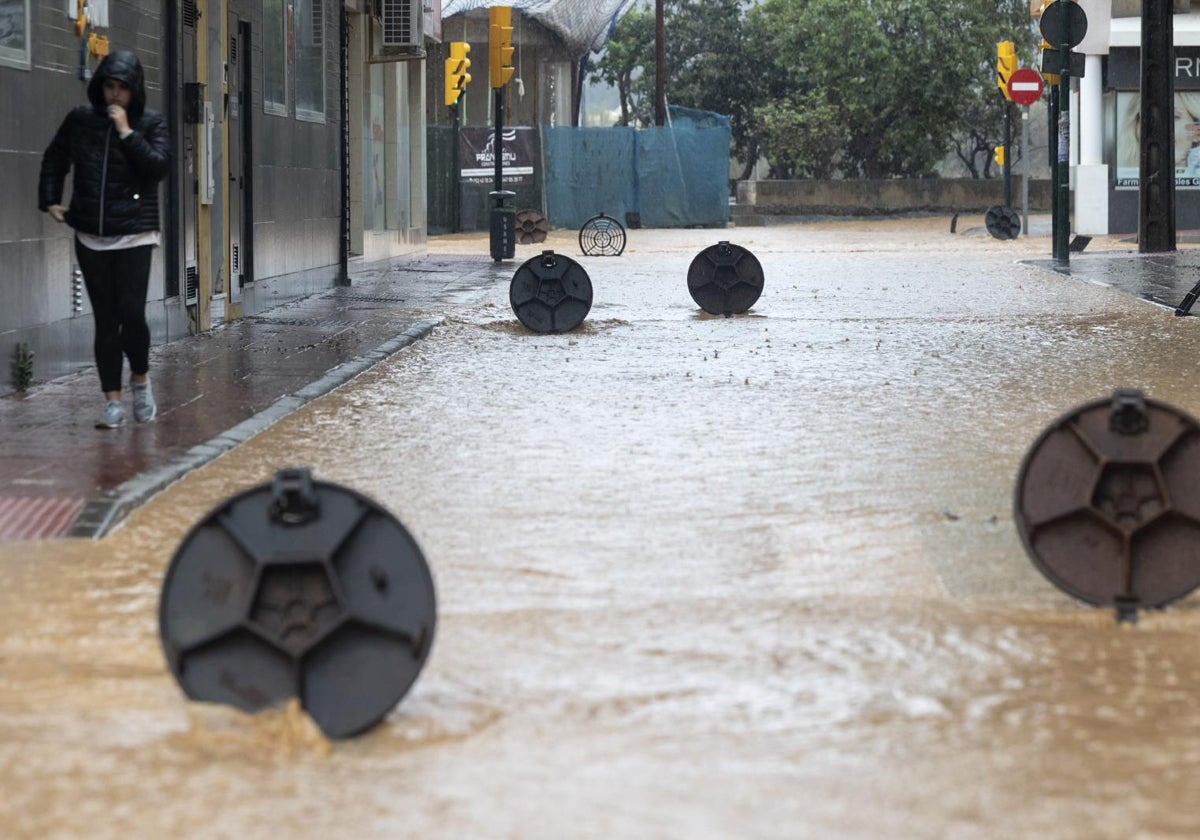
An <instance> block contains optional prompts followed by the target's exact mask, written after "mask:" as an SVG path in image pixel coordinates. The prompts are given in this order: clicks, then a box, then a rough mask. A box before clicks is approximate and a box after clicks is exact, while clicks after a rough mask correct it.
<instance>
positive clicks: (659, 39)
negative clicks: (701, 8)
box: [496, 0, 667, 189]
mask: <svg viewBox="0 0 1200 840" xmlns="http://www.w3.org/2000/svg"><path fill="white" fill-rule="evenodd" d="M666 52H667V49H666V34H665V29H664V26H663V0H654V124H655V125H658V126H662V125H665V124H666V117H667V59H666ZM496 189H500V188H499V187H497V188H496Z"/></svg>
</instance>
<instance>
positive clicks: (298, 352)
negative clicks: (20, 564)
mask: <svg viewBox="0 0 1200 840" xmlns="http://www.w3.org/2000/svg"><path fill="white" fill-rule="evenodd" d="M511 275H512V266H511V265H508V264H505V263H500V264H496V263H493V262H492V261H491V260H490V258H489V257H487V256H486V255H483V256H479V257H472V256H457V255H440V256H424V257H418V256H414V257H405V258H398V259H396V260H393V261H390V262H385V263H374V264H371V265H369V266H362V267H360V268H358V269H357V270H355V269H353V268H352V273H351V285H350V286H349V287H345V288H334V289H329V290H325V291H322V292H318V293H316V294H314V295H311V296H309V297H305V298H301V299H298V300H294V301H291V302H288V303H285V304H282V305H280V306H278V307H275V308H274V309H271V310H268V311H266V312H263V313H259V314H257V315H254V316H250V317H247V318H243V319H241V320H239V321H235V322H233V323H230V324H228V325H226V326H224V327H222V328H220V329H216V330H213V331H210V332H207V333H204V334H202V335H197V336H189V337H187V338H184V339H180V340H178V341H174V342H171V343H169V344H166V345H160V346H157V347H154V348H151V368H150V376H151V380H152V382H153V383H154V393H155V397H156V399H157V401H158V406H159V415H158V419H157V420H156V421H155V422H153V423H147V424H137V423H134V422H133V421H132V412H131V409H130V407H129V405H128V403H129V392H128V389H126V392H125V394H124V395H123V398H124V402H125V403H126V404H127V405H126V412H127V415H128V418H129V419H128V421H127V423H126V425H125V426H123V427H122V428H119V429H115V430H98V429H96V428H94V423H95V419H96V417H97V416H98V415H99V411H100V409H101V408H102V405H103V401H102V397H101V394H100V387H99V382H98V380H97V378H96V372H95V368H94V367H87V368H85V369H83V370H81V371H79V372H77V373H74V374H70V375H67V376H63V377H60V378H58V379H54V380H51V381H49V382H45V383H42V384H37V385H35V386H34V387H32V388H30V389H29V390H28V391H27V392H25V393H24V394H14V395H9V396H6V397H3V398H0V427H2V428H3V429H4V435H3V439H2V440H0V542H6V541H12V540H23V539H37V538H44V537H56V536H77V537H97V536H102V535H103V534H104V533H106V532H107V531H108V530H109V529H111V528H112V527H113V526H114V525H116V524H117V523H119V522H120V521H121V519H122V518H123V517H125V516H126V515H127V514H128V513H129V512H130V511H131V510H132V509H134V508H135V507H136V506H137V505H139V504H141V503H142V502H144V501H146V500H147V499H148V498H150V496H152V495H154V494H155V493H157V492H158V491H159V490H161V489H163V488H164V487H166V486H167V485H169V484H170V483H172V482H173V481H175V480H176V479H178V478H180V477H181V476H182V475H184V474H185V473H186V472H187V471H188V470H191V469H194V468H195V467H198V466H200V465H202V464H204V463H206V462H208V461H210V460H212V459H213V458H215V457H216V456H218V455H220V454H221V453H223V452H225V451H227V450H229V449H231V448H232V447H234V446H236V445H237V444H238V443H241V442H242V441H244V440H246V439H247V438H249V437H251V436H252V435H254V434H256V433H257V432H259V431H261V430H262V429H264V428H266V427H267V426H269V425H270V424H271V423H273V422H275V421H276V420H278V419H280V418H281V417H283V416H285V415H287V414H289V413H291V412H292V411H295V410H296V409H297V408H299V407H300V406H302V405H304V404H305V403H307V402H309V401H311V400H313V399H315V398H317V397H319V396H321V395H322V394H325V393H327V392H329V391H330V390H332V389H334V388H336V387H337V386H338V385H341V384H342V383H344V382H346V381H347V380H349V379H351V378H352V377H353V376H355V375H356V374H358V373H360V372H362V371H363V370H366V369H367V368H368V367H370V366H371V365H373V364H375V363H376V362H378V361H380V360H382V359H384V358H386V357H387V356H389V355H391V354H392V353H395V352H396V351H398V350H400V349H402V348H403V347H406V346H407V345H409V344H411V343H412V342H413V341H415V340H417V339H419V338H421V337H423V336H425V335H427V334H428V333H429V332H430V331H431V330H432V329H434V327H435V326H436V325H437V324H438V323H439V322H440V321H441V318H442V316H441V313H442V312H444V311H445V310H447V309H449V308H453V307H456V306H464V305H469V304H471V303H472V302H474V301H475V300H478V299H479V298H481V297H482V296H483V294H484V292H485V291H486V289H487V288H489V287H490V286H491V285H493V284H494V283H495V282H497V281H498V280H500V279H503V280H504V281H507V280H508V279H510V278H511ZM125 377H126V379H127V378H128V366H126V371H125Z"/></svg>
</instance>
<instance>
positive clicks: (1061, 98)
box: [1054, 2, 1071, 265]
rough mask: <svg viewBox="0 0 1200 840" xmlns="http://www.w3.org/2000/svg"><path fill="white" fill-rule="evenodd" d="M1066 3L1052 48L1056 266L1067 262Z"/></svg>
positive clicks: (1068, 98)
mask: <svg viewBox="0 0 1200 840" xmlns="http://www.w3.org/2000/svg"><path fill="white" fill-rule="evenodd" d="M1069 5H1070V4H1068V3H1066V2H1059V4H1058V12H1059V14H1060V15H1062V18H1061V27H1062V40H1061V41H1060V42H1059V43H1057V44H1055V45H1054V47H1055V49H1057V50H1058V52H1059V55H1060V56H1062V68H1061V69H1060V70H1059V72H1058V85H1057V90H1058V108H1057V113H1056V114H1055V116H1056V117H1057V119H1056V120H1055V123H1056V125H1057V127H1058V128H1057V131H1058V148H1057V150H1056V154H1055V156H1054V157H1055V160H1056V161H1057V163H1058V166H1057V168H1056V169H1055V170H1054V206H1055V214H1054V215H1055V216H1056V217H1057V220H1058V224H1057V226H1056V227H1055V229H1054V259H1055V261H1056V262H1058V263H1059V264H1060V265H1067V264H1069V263H1070V261H1071V255H1070V251H1069V249H1068V243H1067V240H1068V238H1069V237H1070V234H1071V25H1070V16H1069V15H1068V14H1067V12H1068V6H1069Z"/></svg>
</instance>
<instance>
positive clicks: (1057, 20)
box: [1038, 0, 1088, 48]
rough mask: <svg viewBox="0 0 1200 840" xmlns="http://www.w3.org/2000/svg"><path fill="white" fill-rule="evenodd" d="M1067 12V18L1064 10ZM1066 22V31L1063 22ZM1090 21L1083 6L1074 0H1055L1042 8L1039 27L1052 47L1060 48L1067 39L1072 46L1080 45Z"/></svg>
mask: <svg viewBox="0 0 1200 840" xmlns="http://www.w3.org/2000/svg"><path fill="white" fill-rule="evenodd" d="M1064 11H1065V12H1066V15H1065V18H1066V19H1065V20H1064V19H1063V18H1064V15H1063V12H1064ZM1064 23H1065V24H1066V31H1065V32H1064V31H1063V24H1064ZM1087 28H1088V21H1087V12H1085V11H1084V10H1083V7H1082V6H1080V5H1079V4H1078V3H1075V2H1073V0H1054V2H1053V3H1051V4H1050V5H1049V6H1047V7H1046V8H1045V9H1044V10H1042V16H1041V18H1039V19H1038V29H1040V30H1041V33H1042V37H1043V38H1045V39H1046V40H1047V41H1049V42H1050V45H1051V46H1052V47H1055V48H1058V47H1059V46H1061V45H1062V43H1063V41H1066V42H1067V43H1068V44H1069V45H1070V46H1071V47H1077V46H1079V44H1080V42H1081V41H1083V38H1084V36H1085V35H1087Z"/></svg>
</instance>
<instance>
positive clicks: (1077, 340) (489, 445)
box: [0, 219, 1200, 838]
mask: <svg viewBox="0 0 1200 840" xmlns="http://www.w3.org/2000/svg"><path fill="white" fill-rule="evenodd" d="M960 229H961V228H960ZM947 231H948V220H947V219H933V220H891V221H884V220H880V221H874V222H858V223H833V222H831V223H823V224H810V225H792V226H779V227H770V228H759V229H744V230H737V231H733V230H730V231H721V232H714V231H637V232H632V231H631V232H630V233H631V235H630V247H629V248H628V249H627V251H626V254H625V255H624V256H622V257H620V258H596V259H584V258H580V259H581V261H582V262H583V264H584V265H585V267H586V268H587V270H588V271H589V273H590V275H591V277H592V282H593V285H594V287H595V301H596V303H595V306H594V308H593V310H592V312H591V313H590V314H589V317H588V319H587V321H586V322H585V323H584V325H583V326H582V327H581V328H580V329H579V330H578V331H576V332H574V333H571V334H568V335H561V336H537V335H533V334H530V333H528V332H527V331H525V330H524V329H523V328H522V327H520V325H519V324H517V323H516V321H515V319H514V318H513V317H512V314H511V312H510V311H509V309H508V302H507V286H506V285H504V284H498V285H497V286H496V288H495V289H494V290H492V291H491V292H490V293H489V295H488V298H487V300H486V301H484V302H483V303H482V304H481V305H479V306H473V307H470V308H462V309H458V310H454V311H447V312H440V313H431V314H434V315H442V316H444V317H445V319H446V320H445V323H444V324H443V326H441V327H439V328H437V329H436V330H435V331H434V333H433V334H432V336H430V337H429V338H427V339H425V340H423V341H420V342H418V343H417V344H416V345H414V346H412V347H411V348H408V349H406V350H404V351H402V352H400V353H398V354H397V355H395V356H394V357H392V358H391V359H389V360H387V361H386V362H383V363H381V364H379V365H378V366H376V367H375V368H373V369H371V370H370V371H368V372H366V373H365V374H363V375H361V376H360V377H358V378H357V379H355V380H354V381H352V382H351V383H349V384H347V385H346V386H344V387H342V388H341V389H339V390H337V391H335V392H333V393H332V394H330V395H329V396H327V397H325V398H322V399H320V400H318V401H316V402H314V403H311V404H310V405H308V406H307V407H306V408H304V409H302V410H300V411H298V412H296V413H295V414H294V415H292V416H290V417H288V418H286V419H284V420H282V421H280V422H279V423H277V424H276V425H274V426H272V427H271V428H269V429H268V430H266V431H265V432H263V433H262V434H260V435H258V436H257V437H255V438H254V439H252V440H250V441H249V442H247V443H245V444H243V445H242V446H240V447H238V448H237V449H235V450H233V451H231V452H229V453H228V454H226V455H224V456H222V457H220V458H219V459H217V460H216V461H214V462H212V463H211V464H209V465H208V466H206V467H204V468H202V469H199V470H196V471H194V472H193V473H191V474H189V475H188V476H187V477H186V478H184V479H183V480H181V481H180V482H178V483H177V484H175V485H174V486H172V487H171V488H169V489H168V490H167V491H165V492H163V493H162V494H161V495H159V496H158V497H156V498H155V499H153V500H152V501H151V502H150V503H149V504H147V505H145V506H144V507H143V508H142V509H140V510H139V511H137V512H136V513H135V514H134V515H133V516H132V517H131V518H130V519H129V520H128V521H127V522H126V523H125V524H124V525H123V526H122V527H121V528H120V529H119V530H117V531H116V532H115V533H113V534H112V535H110V536H108V537H106V538H105V539H102V540H99V541H96V542H84V541H69V540H56V541H46V542H31V543H20V544H9V545H4V546H0V791H2V792H3V793H2V796H0V826H3V830H2V831H0V833H2V834H4V835H5V836H9V837H22V838H24V837H31V838H32V837H38V838H40V837H123V838H124V837H182V836H193V837H235V836H236V837H268V836H270V837H422V838H428V837H446V838H472V837H487V838H561V837H587V838H591V837H595V838H611V837H636V838H676V837H678V838H759V837H762V838H767V837H780V838H792V837H922V838H923V837H946V838H973V837H980V838H985V837H986V838H995V837H1071V838H1074V837H1078V838H1096V837H1193V836H1196V835H1197V834H1198V833H1200V814H1198V813H1197V811H1198V808H1200V806H1197V805H1196V794H1195V784H1196V779H1197V778H1200V704H1198V703H1197V702H1196V698H1197V696H1200V645H1198V644H1197V639H1198V638H1200V613H1198V612H1197V607H1196V601H1195V599H1194V598H1188V599H1185V600H1184V601H1182V602H1181V603H1179V604H1177V605H1176V606H1174V607H1172V608H1171V609H1169V610H1167V611H1164V612H1161V613H1155V614H1147V615H1144V616H1143V618H1142V620H1141V621H1140V622H1139V623H1138V624H1136V625H1133V626H1131V625H1127V624H1126V625H1118V624H1117V623H1116V622H1115V621H1114V619H1113V616H1112V614H1111V613H1110V612H1108V611H1104V610H1094V609H1091V608H1087V607H1084V606H1081V605H1079V604H1076V603H1074V602H1073V601H1071V600H1070V599H1069V598H1067V597H1066V596H1065V595H1063V594H1062V593H1060V592H1059V591H1058V590H1056V589H1054V588H1053V587H1051V586H1050V585H1049V584H1048V583H1047V582H1046V581H1045V580H1044V579H1042V578H1041V576H1040V575H1039V574H1038V573H1037V572H1036V571H1035V569H1034V568H1033V566H1032V564H1031V563H1030V562H1029V560H1028V558H1027V557H1026V556H1025V554H1024V552H1023V550H1022V548H1021V546H1020V543H1019V540H1018V537H1017V534H1016V532H1015V529H1014V527H1013V522H1012V510H1011V505H1012V489H1013V480H1014V478H1015V475H1016V472H1017V469H1018V466H1019V464H1020V461H1021V459H1022V457H1023V456H1024V454H1025V452H1026V451H1027V448H1028V447H1029V446H1030V445H1031V444H1032V442H1033V440H1034V438H1035V437H1036V435H1037V434H1038V433H1039V432H1040V431H1041V429H1042V428H1044V427H1045V425H1047V424H1048V423H1049V422H1051V421H1052V420H1053V419H1054V418H1056V417H1057V416H1058V415H1060V414H1061V413H1063V412H1064V411H1067V410H1069V409H1071V408H1073V407H1074V406H1076V405H1077V404H1079V403H1081V402H1084V401H1087V400H1091V399H1095V398H1097V397H1103V396H1106V395H1108V394H1109V393H1110V392H1111V391H1112V390H1113V388H1115V387H1140V388H1142V389H1144V390H1145V391H1146V392H1147V393H1148V394H1150V395H1151V396H1153V397H1156V398H1158V399H1160V400H1163V401H1165V402H1168V403H1171V404H1174V405H1177V406H1179V407H1181V408H1183V409H1184V410H1186V411H1189V412H1191V413H1193V414H1194V413H1196V409H1197V408H1198V407H1200V385H1198V381H1200V377H1197V376H1196V366H1195V359H1196V358H1197V352H1198V351H1200V334H1198V332H1197V330H1198V329H1200V326H1198V324H1200V322H1198V321H1197V320H1196V319H1176V318H1173V317H1171V314H1170V312H1167V311H1165V310H1161V309H1155V308H1153V307H1151V306H1149V305H1147V304H1144V303H1141V302H1139V301H1136V300H1134V299H1132V298H1130V297H1127V296H1124V295H1121V294H1118V293H1116V292H1113V291H1110V290H1108V289H1106V288H1103V287H1098V286H1093V285H1089V284H1085V283H1082V282H1079V281H1078V280H1074V279H1071V278H1066V277H1062V276H1058V275H1055V274H1052V273H1050V272H1047V271H1044V270H1041V269H1038V268H1034V267H1030V266H1027V265H1021V264H1018V262H1017V260H1019V259H1022V258H1030V257H1035V258H1045V256H1046V255H1047V254H1048V252H1049V242H1048V240H1047V239H1046V238H1045V237H1042V238H1037V237H1035V238H1032V239H1030V240H1019V241H1017V242H1010V243H998V242H995V241H993V240H991V239H989V238H987V237H986V236H981V235H978V234H977V233H976V234H959V235H956V236H951V235H949V234H948V232H947ZM717 234H719V236H720V238H727V239H731V240H733V241H735V242H737V243H738V244H740V245H743V246H745V247H747V248H749V249H750V250H752V251H753V252H754V253H755V254H756V255H757V256H758V257H759V259H760V261H761V262H762V264H763V268H764V273H765V276H766V288H765V290H764V293H763V296H762V298H761V299H760V301H759V303H758V304H757V305H756V306H755V307H754V309H753V310H751V312H749V313H747V314H746V315H744V316H740V317H736V318H730V319H724V318H712V317H708V316H706V315H704V314H703V313H701V312H700V311H699V310H698V309H697V308H696V306H695V305H694V304H693V302H692V301H691V299H690V298H689V297H688V295H687V293H686V285H685V284H684V277H685V276H686V270H687V266H688V263H689V262H690V260H691V258H692V256H694V255H695V253H697V252H698V251H699V250H700V249H701V248H704V247H707V246H708V245H710V244H713V242H714V241H715V240H716V239H717V238H718V236H717ZM572 237H573V233H572V232H563V233H561V234H555V236H554V237H553V238H552V240H551V242H550V246H551V247H555V248H557V249H559V250H560V251H561V252H562V253H567V254H572V255H575V254H577V248H575V246H574V245H573V238H572ZM1106 247H1107V248H1120V247H1124V246H1122V245H1121V243H1118V242H1116V241H1115V240H1114V241H1109V242H1104V241H1100V242H1097V243H1094V244H1093V246H1092V248H1093V249H1100V250H1103V249H1104V248H1106ZM430 250H431V251H439V252H444V253H480V254H482V253H485V252H486V242H485V240H484V239H482V238H480V237H477V236H476V237H466V236H463V237H446V238H443V239H439V240H435V241H433V242H431V244H430ZM532 253H533V252H530V254H529V256H532ZM297 465H303V466H309V467H311V468H312V469H313V471H314V474H315V475H316V476H317V477H318V478H320V479H324V480H328V481H334V482H338V483H342V484H345V485H348V486H352V487H354V488H355V489H357V490H359V491H361V492H363V493H366V494H367V495H369V496H371V497H372V498H374V499H375V500H376V501H378V502H379V503H380V504H382V505H384V506H385V507H386V508H388V509H389V510H390V511H391V512H392V513H393V514H395V515H396V516H397V517H398V518H399V519H400V520H401V521H402V522H403V523H404V524H405V525H406V527H407V528H408V529H409V530H410V531H411V532H412V533H413V535H414V536H415V538H416V539H417V541H418V542H419V543H420V544H421V546H422V548H423V550H424V552H425V554H426V556H427V558H428V559H429V562H430V566H431V568H432V570H433V574H434V577H435V580H436V584H437V589H438V603H439V624H438V629H437V637H436V640H435V643H434V648H433V653H432V655H431V657H430V659H429V661H428V663H427V665H426V668H425V670H424V672H423V673H422V675H421V677H420V679H419V680H418V681H417V683H416V685H415V686H414V688H413V690H412V691H411V692H410V693H409V695H408V696H407V697H405V698H404V700H403V702H402V703H401V704H400V705H399V706H398V707H397V708H396V710H395V711H394V712H392V713H391V714H390V715H389V716H388V717H387V718H386V719H385V720H384V722H383V723H382V724H381V725H380V726H378V727H377V728H375V729H373V730H371V731H370V732H368V733H366V734H365V735H363V736H361V737H358V738H355V739H353V740H348V741H342V742H329V741H326V740H325V739H324V738H323V737H321V735H320V734H319V733H318V732H317V730H316V729H315V728H314V727H313V726H312V725H311V724H310V723H309V721H308V720H307V718H306V717H305V715H304V714H303V712H302V711H300V710H299V709H298V708H295V707H288V708H283V709H280V710H277V711H271V712H267V713H263V714H260V715H257V716H247V715H243V714H241V713H239V712H236V711H233V710H230V709H226V708H224V707H220V706H214V705H208V704H198V703H190V702H188V701H187V700H186V699H185V698H184V697H183V695H182V694H181V692H180V690H179V688H178V687H177V686H176V684H175V682H174V680H173V679H172V678H171V676H170V674H169V673H168V671H167V668H166V665H165V662H164V660H163V657H162V653H161V650H160V648H159V641H158V628H157V615H156V611H157V601H158V592H159V588H160V586H161V582H162V576H163V573H164V570H165V568H166V566H167V563H168V562H169V560H170V558H171V555H172V553H173V552H174V550H175V548H176V547H177V546H178V544H179V541H180V540H181V538H182V537H183V535H184V533H185V532H186V530H187V529H188V528H189V527H190V526H191V525H192V524H193V523H194V522H195V521H196V520H197V519H199V518H200V517H201V516H203V515H205V514H206V513H207V512H208V511H209V510H211V508H212V507H213V506H214V505H216V504H217V503H218V502H219V501H221V500H223V499H224V498H226V497H228V496H229V495H231V494H233V493H234V492H237V491H240V490H242V489H245V488H246V487H249V486H251V485H254V484H258V483H261V482H263V481H266V480H268V479H269V478H270V477H271V475H272V474H273V473H274V471H275V470H277V469H279V468H281V467H284V466H297Z"/></svg>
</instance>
